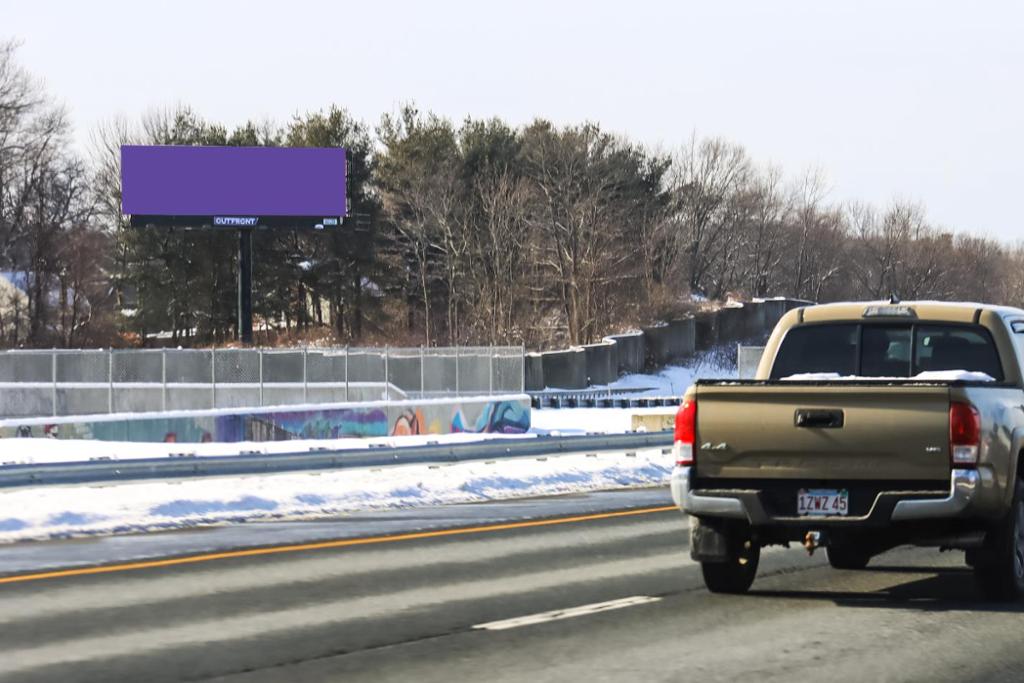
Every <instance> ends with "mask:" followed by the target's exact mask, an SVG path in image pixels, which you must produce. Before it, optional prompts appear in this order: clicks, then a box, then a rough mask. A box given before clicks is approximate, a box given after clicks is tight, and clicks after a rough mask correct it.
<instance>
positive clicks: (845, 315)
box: [790, 300, 1024, 325]
mask: <svg viewBox="0 0 1024 683" xmlns="http://www.w3.org/2000/svg"><path fill="white" fill-rule="evenodd" d="M871 308H874V315H873V316H871V317H875V318H900V317H904V316H903V315H900V314H899V312H900V311H906V310H907V309H911V310H912V311H913V317H914V318H916V319H917V320H944V321H949V322H972V321H974V320H976V319H977V318H976V316H978V314H979V313H978V312H979V311H991V312H993V313H995V314H996V315H998V316H1000V317H1001V318H1016V317H1020V318H1024V310H1022V309H1020V308H1013V307H1010V306H995V305H993V304H983V303H974V302H967V301H956V302H953V301H901V302H900V303H898V304H893V303H890V302H889V301H888V300H885V301H845V302H839V303H831V304H819V305H816V306H807V307H805V308H802V309H796V310H795V311H793V312H792V313H791V314H790V315H793V317H794V318H796V319H795V320H792V321H791V323H790V324H791V325H792V324H799V323H800V322H829V321H833V320H835V321H839V320H860V319H862V318H864V317H867V316H865V312H866V311H867V310H868V309H871ZM889 309H891V310H892V311H893V315H891V316H890V315H886V311H887V310H889Z"/></svg>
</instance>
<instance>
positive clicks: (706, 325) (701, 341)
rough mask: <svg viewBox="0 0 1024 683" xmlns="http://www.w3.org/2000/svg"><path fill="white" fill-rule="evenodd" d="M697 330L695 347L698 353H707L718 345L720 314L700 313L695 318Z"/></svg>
mask: <svg viewBox="0 0 1024 683" xmlns="http://www.w3.org/2000/svg"><path fill="white" fill-rule="evenodd" d="M693 324H694V328H695V339H694V346H695V348H696V350H697V351H707V350H708V349H710V348H711V347H712V346H714V345H715V344H717V343H718V314H717V312H716V311H705V312H701V313H698V314H697V315H695V316H694V318H693Z"/></svg>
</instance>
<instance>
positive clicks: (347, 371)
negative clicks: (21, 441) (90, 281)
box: [0, 346, 524, 417]
mask: <svg viewBox="0 0 1024 683" xmlns="http://www.w3.org/2000/svg"><path fill="white" fill-rule="evenodd" d="M523 366H524V361H523V348H522V347H521V346H510V347H451V348H390V347H385V348H355V347H353V348H344V347H342V348H326V349H325V348H316V349H153V350H149V349H132V350H124V351H118V350H53V351H35V350H33V351H21V350H18V351H0V417H37V416H45V415H91V414H96V413H126V412H127V413H141V412H154V411H173V410H196V409H203V408H248V407H257V406H269V405H299V404H305V403H309V404H314V403H336V402H346V401H352V402H357V401H380V400H385V401H387V400H398V399H407V398H412V399H420V398H445V397H451V396H473V395H490V394H508V393H521V392H522V391H523V382H524V367H523Z"/></svg>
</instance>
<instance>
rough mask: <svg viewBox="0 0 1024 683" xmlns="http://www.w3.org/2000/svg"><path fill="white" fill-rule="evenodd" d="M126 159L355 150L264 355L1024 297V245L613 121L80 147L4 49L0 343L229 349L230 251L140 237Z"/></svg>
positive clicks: (416, 123)
mask: <svg viewBox="0 0 1024 683" xmlns="http://www.w3.org/2000/svg"><path fill="white" fill-rule="evenodd" d="M122 144H176V145H245V146H264V145H266V146H317V147H345V148H346V149H347V150H348V163H349V186H348V195H349V202H350V212H351V215H350V216H349V217H348V218H347V219H346V222H345V225H344V226H342V227H341V228H340V229H336V230H327V231H323V232H301V231H295V232H291V231H258V232H257V233H256V235H255V238H254V247H253V248H254V268H255V270H254V293H253V302H254V312H255V316H256V319H257V339H258V341H259V342H261V343H286V342H294V341H296V340H306V341H309V340H315V339H321V338H322V339H327V340H330V341H332V342H334V343H349V344H384V343H388V344H393V345H420V344H423V345H456V344H458V345H467V344H525V345H526V346H528V347H530V348H543V347H546V346H553V345H562V344H566V343H568V344H584V343H588V342H592V341H594V340H597V339H599V338H600V337H601V336H603V335H605V334H608V333H610V332H613V331H619V330H621V329H624V328H628V327H632V326H637V325H640V324H648V323H651V322H654V321H656V320H659V319H666V318H670V317H673V316H679V315H683V314H685V313H686V312H688V311H690V310H693V309H694V308H695V307H697V306H699V305H703V304H702V303H701V302H703V301H705V300H709V301H716V300H722V299H725V298H726V297H729V296H736V297H769V296H787V297H795V298H801V299H810V300H815V301H831V300H840V299H879V298H884V297H887V296H888V295H889V294H890V293H897V294H898V295H900V296H901V297H903V298H904V299H912V298H918V299H919V298H936V299H950V298H953V299H965V300H985V301H992V302H997V303H1007V304H1018V305H1019V304H1024V278H1022V277H1021V276H1020V275H1019V273H1020V272H1021V270H1022V266H1024V250H1022V249H1021V248H1020V247H1016V246H1010V245H1005V244H1002V243H999V242H997V241H995V240H992V239H987V238H983V237H977V236H973V235H970V234H968V233H964V232H954V231H952V230H950V229H946V228H943V227H940V226H937V225H935V224H933V223H931V222H930V221H929V220H928V218H927V215H926V212H925V209H924V207H923V206H921V205H920V204H916V203H911V202H899V201H896V202H893V203H891V204H890V205H889V206H886V207H883V208H878V207H873V206H870V205H867V204H862V203H836V202H832V201H829V199H828V196H827V191H826V188H825V185H824V182H823V181H822V179H821V176H820V175H818V174H815V173H805V174H803V175H801V176H798V177H796V178H792V177H787V176H786V175H785V174H784V173H783V171H782V170H781V169H779V168H777V167H773V166H770V165H765V164H762V163H758V162H757V161H756V160H754V159H752V158H751V157H750V155H749V154H748V153H747V152H746V150H745V149H744V148H743V147H742V146H741V145H738V144H735V143H733V142H730V141H728V140H724V139H721V138H707V139H698V138H696V137H690V138H689V139H687V140H685V141H684V142H683V144H681V145H680V146H679V148H678V149H676V150H674V151H671V152H665V151H661V150H655V149H652V148H650V147H648V146H645V145H643V144H640V143H638V142H636V141H634V140H631V139H630V138H628V137H626V136H624V135H621V134H616V133H613V132H609V131H607V130H604V129H603V128H602V127H601V126H600V125H599V124H597V123H580V124H569V125H555V124H553V123H552V122H550V121H546V120H543V119H537V120H534V121H533V122H531V123H529V124H526V125H522V126H516V125H512V124H510V123H509V122H507V121H504V120H502V119H501V118H497V117H495V118H490V119H474V118H467V119H466V120H464V121H461V122H455V121H452V120H451V119H448V118H446V117H443V116H440V115H437V114H434V113H431V112H423V111H420V110H419V109H417V108H416V107H415V106H414V105H412V104H409V105H405V106H403V107H401V108H400V110H399V111H397V112H395V113H390V114H385V115H384V116H382V117H381V119H380V120H379V121H378V122H376V123H375V125H372V126H371V125H370V124H368V123H366V122H364V121H361V120H359V119H357V118H355V117H354V116H352V115H351V114H350V113H349V112H348V111H347V110H346V109H345V108H343V107H340V106H331V107H329V108H327V109H325V110H322V111H314V112H308V113H304V114H299V115H296V116H294V117H293V118H292V119H291V120H290V121H288V122H286V123H283V124H279V123H274V122H258V121H251V122H247V123H245V124H243V125H241V126H237V127H233V128H232V127H228V126H225V125H223V124H220V123H218V122H214V121H209V120H206V119H204V118H203V117H202V116H201V115H200V114H199V113H198V112H196V111H195V110H193V109H192V108H190V107H188V106H185V105H181V106H177V107H174V108H170V109H163V110H153V111H151V112H150V113H149V114H147V115H145V116H144V117H142V118H141V119H139V120H134V121H128V120H120V119H117V120H111V121H109V122H107V123H105V124H104V125H102V126H100V127H98V128H97V129H96V130H95V131H92V144H91V145H90V148H89V149H88V150H87V151H85V152H80V151H78V150H76V148H75V146H74V145H73V144H72V141H71V125H70V116H69V113H68V112H67V110H66V109H65V108H63V107H62V106H60V105H59V104H57V103H56V102H55V100H54V99H53V98H52V97H51V96H50V95H49V94H48V93H47V92H46V91H45V89H44V88H43V86H42V85H41V84H40V82H39V81H38V80H37V79H35V78H34V77H33V76H32V75H31V74H30V73H28V72H27V71H26V70H25V69H24V68H23V67H22V66H21V65H20V64H19V63H18V62H17V60H16V45H15V44H14V43H4V44H0V272H2V273H3V277H2V278H0V346H2V347H8V348H9V347H22V346H28V347H31V346H46V347H48V346H85V345H89V346H92V345H109V344H113V345H145V344H151V343H157V342H156V341H155V336H154V335H156V336H158V337H161V338H162V339H161V341H160V342H159V343H176V344H184V345H208V344H211V343H217V344H219V343H225V342H227V341H229V340H231V339H232V338H233V337H234V335H235V326H236V324H237V321H236V309H235V305H236V299H235V287H236V282H237V272H236V251H237V239H236V238H235V235H234V234H233V233H232V232H230V231H228V232H218V231H213V230H207V231H199V230H197V231H182V230H170V229H165V228H164V229H139V228H131V227H129V226H128V224H127V221H126V219H125V217H124V216H123V215H122V214H121V212H120V168H119V149H120V146H121V145H122ZM894 189H895V188H894ZM5 282H6V283H7V284H5Z"/></svg>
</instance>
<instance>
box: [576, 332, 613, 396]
mask: <svg viewBox="0 0 1024 683" xmlns="http://www.w3.org/2000/svg"><path fill="white" fill-rule="evenodd" d="M583 353H584V355H585V356H586V364H587V385H588V386H589V385H593V384H608V383H610V382H614V381H615V380H616V379H618V377H619V354H618V346H617V345H616V343H615V342H601V343H600V344H589V345H587V346H584V347H583Z"/></svg>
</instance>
